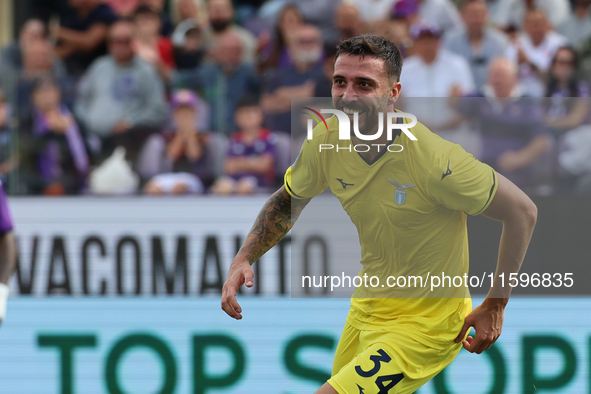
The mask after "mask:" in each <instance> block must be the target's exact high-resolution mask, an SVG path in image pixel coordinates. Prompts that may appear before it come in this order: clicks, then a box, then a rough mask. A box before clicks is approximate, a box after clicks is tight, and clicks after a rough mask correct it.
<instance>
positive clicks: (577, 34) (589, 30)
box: [556, 0, 591, 48]
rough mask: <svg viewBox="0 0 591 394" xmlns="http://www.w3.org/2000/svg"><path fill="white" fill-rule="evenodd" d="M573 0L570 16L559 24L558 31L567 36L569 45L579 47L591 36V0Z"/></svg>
mask: <svg viewBox="0 0 591 394" xmlns="http://www.w3.org/2000/svg"><path fill="white" fill-rule="evenodd" d="M573 1H574V5H573V10H572V11H571V12H570V14H569V16H568V18H567V19H566V20H565V21H564V22H562V23H561V24H560V25H558V26H557V28H556V31H557V32H558V33H560V34H562V35H563V36H564V37H566V39H567V40H568V44H569V45H571V46H572V47H574V48H579V47H580V46H581V45H582V44H583V43H584V42H585V41H586V40H588V39H589V38H591V14H589V5H590V4H591V0H573Z"/></svg>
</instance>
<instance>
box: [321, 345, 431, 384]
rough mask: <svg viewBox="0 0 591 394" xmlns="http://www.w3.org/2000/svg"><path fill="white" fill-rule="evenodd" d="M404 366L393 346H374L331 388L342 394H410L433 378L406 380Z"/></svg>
mask: <svg viewBox="0 0 591 394" xmlns="http://www.w3.org/2000/svg"><path fill="white" fill-rule="evenodd" d="M405 364H406V362H405V360H404V358H403V355H402V354H400V353H398V352H397V351H396V350H394V349H393V348H392V347H391V346H390V345H388V344H385V343H374V344H373V345H371V346H369V347H368V348H366V349H365V350H364V351H363V352H361V353H359V354H358V355H357V356H355V357H354V358H353V359H352V360H351V362H350V363H348V364H347V365H346V366H344V367H343V368H341V370H340V371H339V372H338V373H337V374H336V375H334V376H333V377H331V378H330V379H329V380H328V384H329V385H330V386H331V387H332V388H333V389H334V390H335V391H336V392H337V393H339V394H359V393H363V394H407V393H408V394H410V393H413V392H415V391H416V390H417V389H418V388H419V387H421V386H422V385H423V384H425V383H426V382H427V381H428V380H429V379H430V378H431V377H432V376H429V377H425V378H421V379H413V378H410V377H408V376H405V374H404V370H405ZM326 393H327V394H328V393H329V391H327V392H326ZM322 394H324V392H322Z"/></svg>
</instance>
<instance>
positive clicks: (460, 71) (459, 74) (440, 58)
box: [400, 48, 474, 97]
mask: <svg viewBox="0 0 591 394" xmlns="http://www.w3.org/2000/svg"><path fill="white" fill-rule="evenodd" d="M400 82H401V84H402V93H403V94H404V96H405V97H449V94H450V92H451V89H452V87H453V86H454V85H458V86H459V87H460V88H461V89H462V90H463V91H464V92H465V93H471V92H473V91H474V80H473V78H472V73H471V72H470V66H469V65H468V63H467V62H466V60H465V59H464V58H463V57H461V56H459V55H456V54H453V53H451V52H450V51H448V50H446V49H444V48H440V49H439V53H438V54H437V57H436V58H435V60H434V61H433V62H432V63H431V64H427V63H425V62H424V61H423V59H421V58H420V57H419V56H411V57H409V58H407V59H405V60H404V67H402V74H401V75H400Z"/></svg>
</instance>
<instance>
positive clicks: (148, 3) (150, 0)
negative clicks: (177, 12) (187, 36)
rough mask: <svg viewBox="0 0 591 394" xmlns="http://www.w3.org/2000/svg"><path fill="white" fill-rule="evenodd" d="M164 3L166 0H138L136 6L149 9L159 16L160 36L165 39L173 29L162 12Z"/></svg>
mask: <svg viewBox="0 0 591 394" xmlns="http://www.w3.org/2000/svg"><path fill="white" fill-rule="evenodd" d="M165 1H166V0H139V1H138V6H144V7H149V8H151V9H152V10H154V11H156V13H157V14H158V15H160V22H161V28H160V34H161V35H163V36H165V37H170V35H171V34H172V31H173V29H174V25H173V24H172V20H171V19H170V17H169V16H168V14H167V13H166V12H164V3H165Z"/></svg>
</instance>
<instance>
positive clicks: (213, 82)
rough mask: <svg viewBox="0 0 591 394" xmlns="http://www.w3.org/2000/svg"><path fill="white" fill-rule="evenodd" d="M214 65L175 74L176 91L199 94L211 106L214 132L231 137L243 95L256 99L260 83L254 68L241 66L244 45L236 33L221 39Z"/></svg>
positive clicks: (229, 33) (215, 53)
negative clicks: (177, 89)
mask: <svg viewBox="0 0 591 394" xmlns="http://www.w3.org/2000/svg"><path fill="white" fill-rule="evenodd" d="M212 57H213V60H214V62H212V63H208V64H204V65H202V66H200V67H198V68H196V69H194V70H190V71H179V72H177V73H175V74H174V76H173V79H172V83H173V86H174V87H175V88H186V89H190V90H193V91H197V92H200V96H201V97H203V98H204V99H205V100H206V101H207V102H208V103H209V104H210V105H211V111H212V116H211V118H212V119H211V128H210V130H211V131H215V132H219V133H223V134H229V133H232V132H234V131H236V126H235V124H234V122H233V121H232V114H233V113H234V112H235V110H236V104H237V102H238V100H239V98H240V97H242V95H244V94H245V93H251V94H253V95H257V94H258V91H259V82H258V79H257V77H256V75H255V71H254V68H253V67H252V66H251V65H248V64H244V63H242V61H241V59H242V41H241V40H240V37H238V36H237V35H236V34H235V33H234V32H232V31H228V32H226V33H224V34H222V35H221V36H220V37H218V41H217V46H216V47H215V49H214V50H213V52H212Z"/></svg>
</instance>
